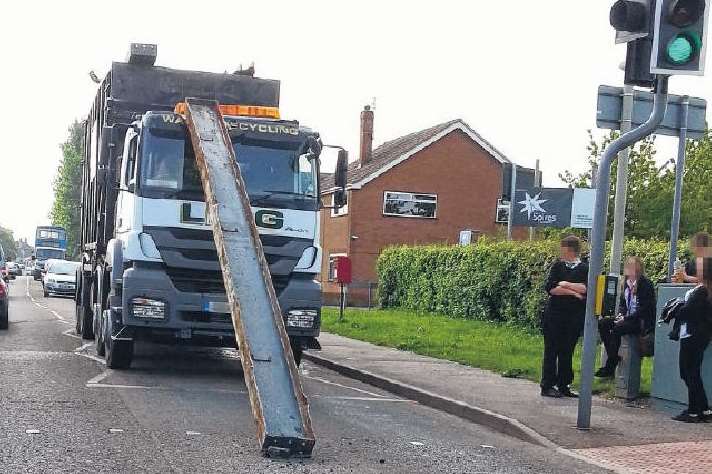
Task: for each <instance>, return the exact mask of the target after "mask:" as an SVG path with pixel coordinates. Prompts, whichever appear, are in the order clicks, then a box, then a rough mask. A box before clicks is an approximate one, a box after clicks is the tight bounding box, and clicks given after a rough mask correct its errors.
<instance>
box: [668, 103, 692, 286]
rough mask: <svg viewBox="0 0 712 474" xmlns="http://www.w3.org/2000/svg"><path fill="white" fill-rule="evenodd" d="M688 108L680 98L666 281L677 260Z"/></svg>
mask: <svg viewBox="0 0 712 474" xmlns="http://www.w3.org/2000/svg"><path fill="white" fill-rule="evenodd" d="M689 108H690V98H689V97H688V96H684V97H683V98H682V108H681V109H680V115H681V117H680V137H679V139H678V142H677V163H676V164H675V202H674V204H673V207H672V224H671V228H670V257H669V259H668V279H670V278H671V277H672V275H673V273H674V272H675V260H677V241H678V239H679V238H680V208H681V207H682V185H683V179H684V174H685V159H686V156H685V154H686V152H687V149H686V145H687V119H688V115H689V114H688V111H689Z"/></svg>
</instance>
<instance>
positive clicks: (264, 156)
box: [139, 129, 318, 210]
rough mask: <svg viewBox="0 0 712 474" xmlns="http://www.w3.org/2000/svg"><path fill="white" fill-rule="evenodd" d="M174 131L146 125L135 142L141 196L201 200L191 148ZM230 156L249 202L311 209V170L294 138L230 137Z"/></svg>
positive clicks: (313, 195)
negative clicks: (233, 157) (138, 142)
mask: <svg viewBox="0 0 712 474" xmlns="http://www.w3.org/2000/svg"><path fill="white" fill-rule="evenodd" d="M184 137H185V135H184V134H183V133H181V132H178V131H177V130H165V129H148V130H147V132H146V133H144V136H143V140H142V145H141V160H140V164H139V170H140V174H141V183H140V187H141V195H142V196H144V197H149V198H159V199H186V200H194V201H202V200H203V199H204V196H203V186H202V183H201V182H200V175H199V173H198V170H197V168H196V163H195V156H194V154H193V148H192V146H191V145H190V143H189V142H186V140H185V139H184ZM233 146H234V149H235V155H236V156H237V161H238V163H239V165H240V172H241V173H242V177H243V179H244V180H245V185H246V186H247V193H248V195H249V196H250V200H251V201H252V204H253V205H255V206H265V207H266V206H274V207H283V208H293V209H304V210H316V209H317V203H318V201H317V193H316V169H315V165H314V163H313V162H312V161H310V160H309V159H307V158H306V156H304V155H299V153H298V149H297V148H295V147H296V144H295V142H279V141H275V140H257V139H248V138H245V137H240V136H236V137H234V138H233Z"/></svg>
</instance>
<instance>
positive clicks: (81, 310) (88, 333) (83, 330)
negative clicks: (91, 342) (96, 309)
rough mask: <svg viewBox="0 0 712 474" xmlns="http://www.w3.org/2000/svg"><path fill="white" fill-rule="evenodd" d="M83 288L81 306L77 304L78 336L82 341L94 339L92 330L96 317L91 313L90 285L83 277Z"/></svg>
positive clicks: (80, 297) (80, 296)
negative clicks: (93, 320)
mask: <svg viewBox="0 0 712 474" xmlns="http://www.w3.org/2000/svg"><path fill="white" fill-rule="evenodd" d="M81 280H82V288H81V291H80V294H79V300H80V302H79V304H77V311H76V318H77V335H79V336H82V339H93V338H94V331H93V328H92V319H93V318H94V315H93V313H92V311H91V307H90V306H89V305H90V303H91V302H90V299H89V285H87V281H86V278H83V277H82V279H81Z"/></svg>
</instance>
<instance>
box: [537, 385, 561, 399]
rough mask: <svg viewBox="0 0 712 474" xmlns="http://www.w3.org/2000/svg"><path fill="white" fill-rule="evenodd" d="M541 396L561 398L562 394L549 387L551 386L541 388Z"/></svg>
mask: <svg viewBox="0 0 712 474" xmlns="http://www.w3.org/2000/svg"><path fill="white" fill-rule="evenodd" d="M541 396H542V397H550V398H561V397H562V396H563V395H561V392H559V391H558V390H556V389H555V388H553V387H551V388H542V389H541Z"/></svg>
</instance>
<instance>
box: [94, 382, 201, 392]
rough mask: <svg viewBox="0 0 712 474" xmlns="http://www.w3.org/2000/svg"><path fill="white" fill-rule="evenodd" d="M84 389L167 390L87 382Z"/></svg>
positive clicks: (147, 386)
mask: <svg viewBox="0 0 712 474" xmlns="http://www.w3.org/2000/svg"><path fill="white" fill-rule="evenodd" d="M86 387H87V388H138V389H143V390H149V389H159V390H167V389H164V388H163V387H151V386H150V385H121V384H111V383H93V384H90V383H89V382H87V384H86ZM206 391H207V390H206Z"/></svg>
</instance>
